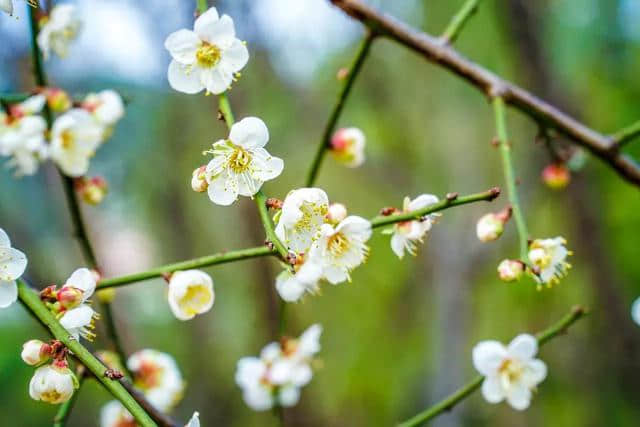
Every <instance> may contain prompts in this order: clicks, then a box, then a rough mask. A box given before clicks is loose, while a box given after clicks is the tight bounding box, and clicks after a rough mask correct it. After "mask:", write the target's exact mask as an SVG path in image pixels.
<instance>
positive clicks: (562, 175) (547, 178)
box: [542, 163, 571, 190]
mask: <svg viewBox="0 0 640 427" xmlns="http://www.w3.org/2000/svg"><path fill="white" fill-rule="evenodd" d="M570 180H571V172H569V168H567V166H565V165H564V164H562V163H552V164H550V165H549V166H547V167H545V168H544V169H543V170H542V181H543V182H544V183H545V184H546V185H547V187H549V188H552V189H554V190H561V189H563V188H565V187H566V186H567V185H569V181H570Z"/></svg>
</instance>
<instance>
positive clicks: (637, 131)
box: [611, 120, 640, 147]
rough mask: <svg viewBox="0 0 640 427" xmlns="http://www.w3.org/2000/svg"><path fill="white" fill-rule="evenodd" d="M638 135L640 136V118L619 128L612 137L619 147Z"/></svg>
mask: <svg viewBox="0 0 640 427" xmlns="http://www.w3.org/2000/svg"><path fill="white" fill-rule="evenodd" d="M637 136H640V120H639V121H637V122H635V123H633V124H631V125H629V126H627V127H626V128H623V129H621V130H619V131H618V132H616V133H614V134H613V135H612V136H611V137H612V138H613V141H614V142H615V143H616V144H618V146H619V147H622V146H624V145H625V144H626V143H628V142H631V141H632V140H633V139H635V138H636V137H637Z"/></svg>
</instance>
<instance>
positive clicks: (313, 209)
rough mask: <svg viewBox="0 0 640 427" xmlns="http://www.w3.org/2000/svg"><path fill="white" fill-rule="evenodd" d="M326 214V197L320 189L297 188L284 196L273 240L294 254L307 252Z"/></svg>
mask: <svg viewBox="0 0 640 427" xmlns="http://www.w3.org/2000/svg"><path fill="white" fill-rule="evenodd" d="M328 210H329V198H328V197H327V193H325V192H324V191H323V190H321V189H319V188H299V189H297V190H292V191H290V192H289V194H287V197H286V198H285V199H284V202H283V204H282V209H281V210H280V213H279V217H278V218H277V219H278V221H277V225H276V229H275V232H276V236H278V239H280V241H281V242H282V243H284V244H285V245H286V246H288V247H289V249H291V250H292V251H295V252H306V251H307V250H309V248H310V247H311V244H312V243H313V242H315V241H316V240H317V239H318V237H319V236H320V228H321V227H322V224H324V222H325V219H326V215H327V212H328Z"/></svg>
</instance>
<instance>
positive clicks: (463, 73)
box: [330, 0, 640, 186]
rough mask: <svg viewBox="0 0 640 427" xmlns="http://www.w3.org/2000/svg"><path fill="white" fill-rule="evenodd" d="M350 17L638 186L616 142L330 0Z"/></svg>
mask: <svg viewBox="0 0 640 427" xmlns="http://www.w3.org/2000/svg"><path fill="white" fill-rule="evenodd" d="M330 1H331V3H333V4H334V5H336V6H337V7H339V8H340V9H342V10H343V11H344V12H345V13H347V14H348V15H350V16H351V17H353V18H355V19H357V20H359V21H361V22H362V23H363V24H364V25H366V26H367V27H369V28H370V29H371V30H372V31H375V32H376V33H377V34H379V35H381V36H386V37H389V38H391V39H393V40H395V41H397V42H399V43H401V44H403V45H405V46H407V47H408V48H410V49H412V50H414V51H416V52H418V53H420V54H421V55H422V56H424V57H425V59H427V60H428V61H430V62H433V63H435V64H438V65H440V66H442V67H443V68H446V69H447V70H449V71H451V72H452V73H454V74H456V75H458V76H459V77H460V78H462V79H463V80H466V81H467V82H468V83H470V84H472V85H473V86H475V87H476V88H478V89H479V90H480V91H482V92H484V93H485V94H486V95H488V96H496V95H499V96H501V97H502V98H503V99H504V101H505V103H507V104H509V105H510V106H512V107H514V108H516V109H518V110H519V111H521V112H522V113H524V114H526V115H528V116H530V117H532V118H533V119H534V120H536V121H537V122H539V123H544V124H546V125H547V126H549V127H552V128H554V129H556V130H557V131H558V132H559V133H561V134H563V135H565V136H566V137H568V138H569V139H571V140H572V141H574V142H575V143H577V144H579V145H581V146H583V147H585V148H586V149H588V150H589V151H591V152H592V153H593V154H594V155H595V156H596V157H599V158H600V159H601V160H602V161H604V162H605V163H607V164H608V165H609V166H611V167H612V168H613V169H615V170H616V171H617V172H618V174H620V175H621V176H622V177H623V178H624V179H626V180H627V181H629V182H631V183H633V184H635V185H637V186H640V165H638V164H637V163H636V162H635V161H634V160H633V159H632V158H630V157H629V156H626V155H624V154H622V153H620V152H619V150H618V144H616V141H615V138H614V137H612V136H609V135H603V134H601V133H599V132H597V131H595V130H593V129H591V128H589V127H588V126H586V125H584V124H583V123H581V122H579V121H577V120H576V119H574V118H573V117H571V116H569V115H567V114H566V113H564V112H563V111H561V110H559V109H558V108H556V107H555V106H553V105H551V104H549V103H547V102H546V101H544V100H542V99H540V98H538V97H537V96H535V95H533V94H532V93H530V92H528V91H526V90H525V89H522V88H521V87H519V86H517V85H515V84H513V83H511V82H509V81H507V80H504V79H502V78H501V77H499V76H498V75H496V74H494V73H493V72H491V71H489V70H487V69H486V68H484V67H482V66H480V65H478V64H476V63H475V62H473V61H470V60H469V59H467V58H465V57H464V56H462V55H461V54H460V53H458V52H457V51H456V50H455V49H453V48H452V47H450V46H447V45H444V44H443V43H441V42H440V41H439V40H438V39H437V38H435V37H433V36H430V35H428V34H426V33H423V32H421V31H418V30H415V29H413V28H411V27H410V26H408V25H406V24H404V23H403V22H400V21H398V20H396V19H395V18H393V17H391V16H389V15H387V14H384V13H381V12H378V11H377V10H376V9H374V8H372V7H370V6H368V5H367V4H365V3H364V2H362V1H361V0H330Z"/></svg>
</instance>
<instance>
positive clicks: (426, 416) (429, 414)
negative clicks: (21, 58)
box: [398, 306, 586, 427]
mask: <svg viewBox="0 0 640 427" xmlns="http://www.w3.org/2000/svg"><path fill="white" fill-rule="evenodd" d="M585 314H586V311H585V309H584V308H582V307H580V306H576V307H574V308H573V309H572V310H571V312H570V313H569V314H567V315H565V316H564V317H563V318H562V319H560V320H559V321H558V322H557V323H555V324H553V325H552V326H550V327H549V328H547V329H545V330H544V331H542V332H540V333H538V334H536V338H537V340H538V346H542V345H544V344H545V343H547V342H548V341H549V340H551V339H552V338H554V337H556V336H558V335H560V334H563V333H565V332H566V330H567V329H568V328H569V326H571V325H572V324H573V323H574V322H575V321H577V320H578V319H580V318H581V317H582V316H584V315H585ZM483 380H484V377H483V376H482V375H478V376H477V377H475V378H474V379H473V380H471V381H470V382H469V383H467V384H466V385H464V386H462V387H460V388H459V389H458V390H457V391H455V392H454V393H452V394H450V395H449V396H447V397H446V398H444V399H442V400H441V401H440V402H438V403H436V404H435V405H433V406H431V407H429V408H427V409H425V410H424V411H423V412H420V413H419V414H418V415H416V416H414V417H413V418H411V419H409V420H407V421H404V422H402V423H400V424H399V425H398V427H414V426H419V425H421V424H423V423H425V422H427V421H429V420H431V419H433V418H435V417H437V416H438V415H440V414H442V413H443V412H445V411H449V410H451V409H452V408H453V407H454V406H455V405H456V404H457V403H459V402H460V401H461V400H463V399H464V398H466V397H467V396H469V395H470V394H471V393H473V392H474V391H476V390H477V389H478V388H480V386H481V385H482V381H483Z"/></svg>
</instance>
